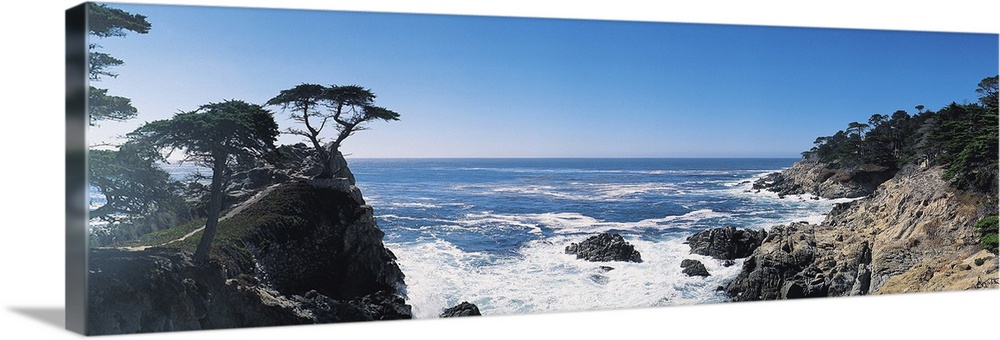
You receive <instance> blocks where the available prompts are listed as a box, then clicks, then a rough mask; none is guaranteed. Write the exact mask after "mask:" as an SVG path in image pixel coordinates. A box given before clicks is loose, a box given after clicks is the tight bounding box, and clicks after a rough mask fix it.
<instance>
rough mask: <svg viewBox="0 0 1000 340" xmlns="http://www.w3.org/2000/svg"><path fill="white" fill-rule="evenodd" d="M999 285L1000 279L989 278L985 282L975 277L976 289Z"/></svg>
mask: <svg viewBox="0 0 1000 340" xmlns="http://www.w3.org/2000/svg"><path fill="white" fill-rule="evenodd" d="M997 285H1000V278H996V277H990V278H986V279H985V280H984V279H983V278H982V277H976V285H975V288H976V289H981V288H989V287H994V286H997Z"/></svg>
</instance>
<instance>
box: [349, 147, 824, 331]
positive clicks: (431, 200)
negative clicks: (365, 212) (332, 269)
mask: <svg viewBox="0 0 1000 340" xmlns="http://www.w3.org/2000/svg"><path fill="white" fill-rule="evenodd" d="M348 161H349V163H350V166H351V170H352V171H353V172H354V174H355V177H356V178H357V185H358V186H359V187H360V188H361V190H362V192H363V193H364V196H365V199H366V200H367V202H368V204H370V205H372V206H373V207H374V208H375V214H376V217H377V219H378V223H379V226H380V227H381V228H382V229H383V230H384V231H385V233H386V236H385V239H384V241H385V243H386V246H387V247H388V248H389V249H391V250H392V251H393V252H394V253H395V254H396V256H397V257H398V263H399V266H400V267H401V269H402V270H403V273H404V274H405V275H406V283H407V299H408V303H409V304H410V305H412V306H413V311H414V314H415V317H417V318H435V317H437V315H438V314H439V313H440V312H441V311H442V310H443V309H444V308H446V307H450V306H454V305H456V304H458V303H460V302H462V301H469V302H472V303H475V304H476V305H477V306H478V307H479V308H480V311H481V312H482V313H483V314H486V315H501V314H520V313H539V312H558V311H578V310H595V309H614V308H637V307H653V306H670V305H686V304H699V303H717V302H725V301H726V300H727V299H726V297H725V295H724V294H723V293H721V292H718V291H717V287H719V286H721V285H723V284H725V282H727V281H728V280H730V279H732V278H733V277H734V276H735V275H736V274H737V273H738V272H739V270H740V267H741V265H742V260H737V261H736V264H735V265H733V266H730V267H724V266H723V265H722V262H721V261H719V260H715V259H712V258H710V257H707V256H700V255H693V254H689V252H690V248H689V247H688V246H687V245H686V244H684V243H683V242H684V239H685V238H686V237H688V236H690V235H692V234H694V233H696V232H698V231H700V230H705V229H710V228H715V227H722V226H727V225H731V226H735V227H739V228H754V229H767V228H769V227H771V226H773V225H777V224H783V223H788V222H793V221H809V222H811V223H819V222H821V221H822V220H823V218H824V214H826V213H828V212H829V211H830V209H832V207H833V205H834V204H835V203H837V202H840V201H835V200H814V199H812V197H809V196H789V197H786V198H784V199H780V198H778V197H777V195H775V194H773V193H766V192H761V193H755V192H752V191H751V190H750V189H751V186H752V182H753V181H754V180H755V179H756V178H759V177H760V176H762V175H765V174H767V173H770V172H773V171H778V170H781V169H783V168H787V167H788V166H791V165H792V164H793V163H794V162H795V161H796V159H350V160H348ZM601 232H615V233H619V234H621V235H622V236H623V237H624V238H625V239H626V241H628V242H629V243H631V244H633V245H634V246H635V247H636V249H637V250H638V251H639V252H640V253H641V255H642V259H643V262H642V263H626V262H605V263H598V262H588V261H584V260H578V259H576V258H575V256H574V255H568V254H565V253H564V249H565V247H566V246H567V245H569V244H570V243H572V242H580V241H583V240H584V239H586V238H587V237H589V236H592V235H596V234H598V233H601ZM687 258H691V259H697V260H700V261H701V262H702V263H704V264H705V266H706V267H707V268H708V270H709V272H710V273H711V276H709V277H707V278H702V277H688V276H686V275H684V274H682V273H681V268H680V262H681V261H682V260H683V259H687ZM601 266H610V267H613V268H614V269H613V270H610V271H605V270H602V269H601V268H600V267H601Z"/></svg>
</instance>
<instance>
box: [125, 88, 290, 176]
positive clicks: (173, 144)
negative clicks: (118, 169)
mask: <svg viewBox="0 0 1000 340" xmlns="http://www.w3.org/2000/svg"><path fill="white" fill-rule="evenodd" d="M277 136H278V124H277V123H276V122H275V121H274V116H273V114H272V113H271V112H270V111H268V110H266V109H264V108H262V107H261V106H260V105H256V104H249V103H247V102H244V101H240V100H227V101H224V102H220V103H209V104H205V105H202V106H201V107H199V108H198V109H197V110H194V111H190V112H181V113H178V114H175V115H174V116H173V118H171V119H166V120H157V121H153V122H149V123H146V124H145V125H143V126H141V127H139V128H138V129H136V130H135V131H133V132H131V133H129V134H128V137H129V138H130V139H132V140H133V141H135V142H136V143H141V144H142V145H147V146H149V147H152V148H154V149H166V150H169V151H173V150H183V151H184V152H185V153H186V155H187V159H188V160H193V161H196V162H199V163H200V164H202V165H205V166H207V167H212V166H213V165H214V164H215V161H216V159H222V160H225V161H235V157H236V156H251V157H263V155H265V154H266V153H268V152H271V151H272V150H273V149H274V142H275V140H276V139H277Z"/></svg>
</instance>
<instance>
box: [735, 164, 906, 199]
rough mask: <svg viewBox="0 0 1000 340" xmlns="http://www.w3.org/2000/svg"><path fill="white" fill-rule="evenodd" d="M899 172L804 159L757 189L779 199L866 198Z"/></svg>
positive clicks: (766, 179)
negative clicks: (805, 196) (787, 197)
mask: <svg viewBox="0 0 1000 340" xmlns="http://www.w3.org/2000/svg"><path fill="white" fill-rule="evenodd" d="M894 174H895V171H893V170H892V169H888V168H883V167H877V166H871V165H866V166H855V167H850V168H837V167H834V166H830V165H827V164H823V163H820V162H819V161H817V160H815V159H804V160H802V161H799V162H797V163H795V164H794V165H792V166H791V167H790V168H788V169H787V170H785V171H782V172H775V173H771V174H768V175H767V176H765V177H763V178H761V179H759V180H757V181H756V182H755V183H754V185H753V188H754V189H756V190H762V189H763V190H769V191H773V192H776V193H778V195H781V196H785V195H802V194H810V195H814V196H818V197H823V198H855V197H863V196H867V195H869V194H871V193H872V192H873V191H875V188H877V187H878V186H879V185H880V184H882V183H883V182H885V181H886V180H888V179H890V178H892V177H893V175H894Z"/></svg>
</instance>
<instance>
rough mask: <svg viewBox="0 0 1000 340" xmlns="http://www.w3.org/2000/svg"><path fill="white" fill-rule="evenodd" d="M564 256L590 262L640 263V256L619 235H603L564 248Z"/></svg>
mask: <svg viewBox="0 0 1000 340" xmlns="http://www.w3.org/2000/svg"><path fill="white" fill-rule="evenodd" d="M566 254H573V255H576V258H578V259H584V260H587V261H591V262H607V261H626V262H642V256H640V254H639V251H637V250H635V247H633V246H632V245H631V244H629V243H628V242H625V239H624V238H622V236H621V235H619V234H610V233H603V234H600V235H595V236H591V237H589V238H587V239H586V240H584V241H583V242H580V243H579V244H577V243H572V244H570V245H569V246H567V247H566Z"/></svg>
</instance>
